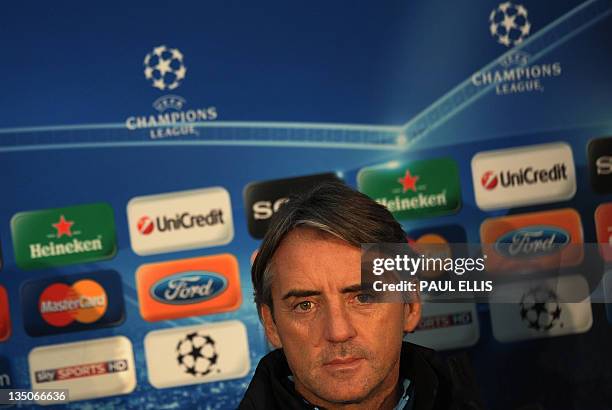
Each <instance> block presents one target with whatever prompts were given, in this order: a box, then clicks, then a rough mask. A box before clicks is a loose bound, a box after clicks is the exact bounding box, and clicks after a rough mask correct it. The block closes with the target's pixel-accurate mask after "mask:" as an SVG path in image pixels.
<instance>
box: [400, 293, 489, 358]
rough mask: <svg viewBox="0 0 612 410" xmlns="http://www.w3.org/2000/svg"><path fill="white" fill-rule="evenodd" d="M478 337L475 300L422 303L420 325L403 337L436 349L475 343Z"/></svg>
mask: <svg viewBox="0 0 612 410" xmlns="http://www.w3.org/2000/svg"><path fill="white" fill-rule="evenodd" d="M479 338H480V325H479V322H478V313H477V311H476V304H475V303H425V304H424V305H423V314H422V317H421V321H420V322H419V325H418V326H417V328H416V329H415V331H414V332H413V333H410V334H409V335H407V336H406V340H408V341H410V342H411V343H416V344H419V345H422V346H426V347H429V348H432V349H436V350H449V349H458V348H462V347H468V346H472V345H474V344H475V343H476V342H477V341H478V339H479Z"/></svg>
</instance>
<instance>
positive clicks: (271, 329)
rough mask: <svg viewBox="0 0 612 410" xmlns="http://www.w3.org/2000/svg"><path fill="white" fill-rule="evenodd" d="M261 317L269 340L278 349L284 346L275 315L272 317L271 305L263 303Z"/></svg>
mask: <svg viewBox="0 0 612 410" xmlns="http://www.w3.org/2000/svg"><path fill="white" fill-rule="evenodd" d="M261 319H262V320H263V325H264V330H265V331H266V337H267V338H268V341H269V342H270V343H272V346H274V347H275V348H277V349H279V348H281V347H283V344H282V343H281V340H280V336H279V335H278V329H277V328H276V323H275V322H274V317H272V309H270V306H268V305H261Z"/></svg>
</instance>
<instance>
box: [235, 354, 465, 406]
mask: <svg viewBox="0 0 612 410" xmlns="http://www.w3.org/2000/svg"><path fill="white" fill-rule="evenodd" d="M289 375H291V370H290V369H289V365H288V364H287V359H286V358H285V355H284V353H283V351H282V350H281V349H279V350H275V351H273V352H270V353H268V354H267V355H266V356H264V357H263V358H262V359H261V361H260V362H259V365H258V366H257V370H256V371H255V375H254V376H253V379H252V380H251V383H250V385H249V387H248V389H247V391H246V393H245V395H244V398H243V399H242V402H241V403H240V406H239V409H241V410H250V409H253V410H259V409H266V410H268V409H271V410H274V409H304V410H306V409H312V408H313V407H312V406H311V405H309V404H308V403H306V402H305V401H304V399H303V398H302V397H300V395H299V394H297V392H296V391H295V389H294V387H293V383H292V382H291V381H290V380H289V378H288V376H289ZM406 378H408V379H410V380H411V382H412V383H414V393H413V394H414V400H415V402H414V407H413V410H439V409H440V410H441V409H452V408H455V407H454V406H453V405H452V403H453V396H454V394H453V385H452V384H453V383H452V379H451V377H450V373H449V371H448V366H446V363H445V362H444V361H443V360H442V359H441V358H439V357H438V355H437V354H436V353H435V352H434V351H433V350H431V349H427V348H424V347H421V346H418V345H415V344H412V343H408V342H404V343H403V346H402V351H401V358H400V380H403V379H406ZM475 408H477V407H475Z"/></svg>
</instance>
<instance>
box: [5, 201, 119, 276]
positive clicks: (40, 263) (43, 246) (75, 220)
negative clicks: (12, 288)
mask: <svg viewBox="0 0 612 410" xmlns="http://www.w3.org/2000/svg"><path fill="white" fill-rule="evenodd" d="M11 231H12V235H13V245H14V246H13V247H14V249H15V261H16V262H17V266H19V267H20V268H21V269H26V270H29V269H41V268H46V267H50V266H63V265H70V264H73V263H84V262H93V261H98V260H102V259H110V258H112V257H113V256H114V255H115V253H116V251H117V244H116V239H115V219H114V216H113V209H112V208H111V207H110V205H108V204H105V203H97V204H90V205H78V206H71V207H67V208H55V209H45V210H41V211H29V212H20V213H18V214H15V216H13V219H12V220H11Z"/></svg>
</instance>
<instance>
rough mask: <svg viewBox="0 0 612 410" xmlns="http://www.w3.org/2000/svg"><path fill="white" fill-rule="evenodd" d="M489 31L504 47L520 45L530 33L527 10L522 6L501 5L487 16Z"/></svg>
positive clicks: (508, 3)
mask: <svg viewBox="0 0 612 410" xmlns="http://www.w3.org/2000/svg"><path fill="white" fill-rule="evenodd" d="M489 31H490V32H491V35H492V36H493V37H494V38H495V39H497V42H498V43H499V44H503V45H504V46H506V47H511V46H516V45H518V44H521V43H522V42H523V40H524V39H525V38H526V37H527V36H528V35H529V32H530V31H531V24H530V23H529V20H528V19H527V9H526V8H525V7H523V5H522V4H513V3H511V2H509V1H507V2H505V3H501V4H500V5H498V6H497V8H495V9H494V10H492V11H491V14H490V15H489Z"/></svg>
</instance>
